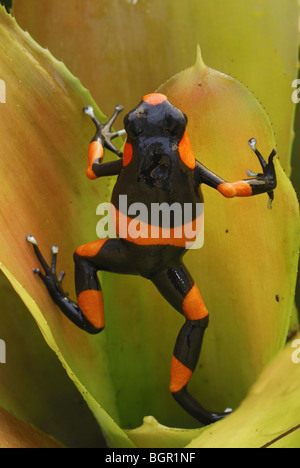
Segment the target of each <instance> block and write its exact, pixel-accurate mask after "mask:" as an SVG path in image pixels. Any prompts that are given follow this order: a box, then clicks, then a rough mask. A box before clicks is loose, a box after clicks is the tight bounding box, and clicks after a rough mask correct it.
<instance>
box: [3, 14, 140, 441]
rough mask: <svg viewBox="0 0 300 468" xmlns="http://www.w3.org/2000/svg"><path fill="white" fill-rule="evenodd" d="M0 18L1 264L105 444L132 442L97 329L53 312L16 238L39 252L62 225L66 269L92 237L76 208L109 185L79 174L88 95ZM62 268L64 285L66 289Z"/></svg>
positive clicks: (89, 223)
mask: <svg viewBox="0 0 300 468" xmlns="http://www.w3.org/2000/svg"><path fill="white" fill-rule="evenodd" d="M0 26H1V29H0V36H1V40H0V57H1V63H2V69H1V70H2V79H3V80H4V81H5V83H6V87H7V95H6V100H7V102H6V104H2V105H1V108H0V111H1V128H0V135H1V140H2V150H3V154H4V155H5V157H3V158H2V159H1V161H0V167H1V171H0V172H1V198H2V199H9V200H10V203H9V204H7V205H6V206H5V207H4V208H3V209H2V210H1V215H0V226H1V227H0V239H1V242H0V244H1V245H0V258H1V261H2V265H1V269H2V271H3V272H4V273H5V275H6V276H7V278H8V279H9V280H10V282H11V284H12V285H13V287H14V288H15V290H17V292H18V294H19V295H20V297H21V298H22V299H23V301H24V302H25V304H26V305H27V306H28V308H29V310H30V311H31V313H32V315H33V316H34V318H35V319H36V321H37V323H38V326H39V327H40V329H41V331H42V333H43V335H44V337H45V339H46V341H47V343H48V344H49V346H50V347H51V349H52V350H54V351H55V352H56V354H57V356H58V357H59V358H60V360H61V362H62V364H63V365H64V367H65V368H66V370H67V372H68V374H69V376H70V377H71V378H72V380H73V381H74V383H75V384H76V385H77V387H78V389H79V390H80V392H81V393H82V394H83V396H84V398H85V399H86V401H87V403H88V405H89V406H90V408H91V409H92V410H93V412H94V414H95V416H96V418H97V420H98V422H99V423H100V425H101V427H102V429H103V432H104V434H105V436H106V438H107V439H108V440H109V441H110V443H112V444H115V443H117V444H118V445H122V446H128V445H129V446H132V443H131V442H130V441H129V439H128V438H127V436H126V435H125V434H124V433H123V432H122V431H121V429H120V428H119V426H118V425H117V424H116V422H114V421H113V419H112V418H113V417H115V418H116V419H118V409H117V406H116V397H115V392H114V389H113V386H112V384H111V374H110V369H109V367H108V366H107V364H108V359H107V347H106V346H107V345H106V340H105V335H103V337H102V340H95V339H92V338H91V337H90V336H88V335H86V334H85V333H84V332H82V331H80V330H78V329H77V328H76V327H75V326H73V325H72V324H71V323H70V322H69V321H68V320H67V319H66V318H65V317H64V316H62V314H60V313H59V311H58V310H57V308H56V307H55V305H54V304H52V302H51V300H50V299H49V298H48V294H47V292H46V290H45V288H44V287H43V285H42V284H41V283H40V282H39V281H37V278H36V277H35V276H34V275H33V274H32V267H34V266H36V263H35V262H36V260H35V258H34V256H33V253H32V249H30V248H29V247H30V246H29V245H28V244H27V243H26V240H25V238H26V235H27V234H28V233H29V232H32V233H33V234H35V235H36V237H37V239H39V240H40V241H41V247H42V249H43V250H45V251H46V252H47V251H48V249H49V250H50V246H51V245H52V244H56V243H57V240H60V239H61V232H62V229H63V231H64V232H65V233H68V235H65V236H64V239H65V240H64V242H61V243H60V247H61V259H62V264H64V267H66V270H67V271H69V272H71V271H72V266H71V265H72V252H73V251H74V250H75V248H76V247H75V246H76V245H77V246H78V245H80V243H84V242H83V238H85V241H88V239H89V236H90V238H91V237H92V236H93V237H94V236H95V234H94V233H95V225H94V222H93V219H90V218H89V216H87V215H86V214H85V206H89V205H90V204H92V206H94V209H96V206H97V205H98V203H99V202H100V201H103V200H104V199H106V198H107V195H108V193H109V189H110V183H109V182H105V183H103V184H102V186H101V187H100V188H99V190H98V192H97V191H96V190H95V188H94V186H93V184H89V185H88V184H86V183H85V179H83V177H81V174H82V173H83V174H84V173H85V166H86V155H85V149H87V146H88V142H89V140H90V139H91V136H92V135H91V133H93V132H94V129H93V127H91V123H90V122H88V121H87V119H85V118H84V115H83V113H82V108H83V106H84V105H85V104H91V105H94V106H95V103H94V102H93V101H92V99H91V98H90V96H89V94H88V92H87V91H86V90H85V89H84V88H83V87H82V86H81V85H80V83H79V82H78V80H77V79H75V78H74V77H73V76H72V75H71V74H70V73H69V72H68V71H67V69H66V68H65V67H64V65H63V64H62V63H60V62H58V61H56V60H55V59H53V57H52V56H51V55H50V53H49V52H47V51H45V50H43V49H42V48H41V47H39V46H38V45H37V44H36V43H35V42H34V41H33V40H32V39H31V38H30V36H29V34H27V33H24V32H23V31H22V30H21V29H20V28H19V27H18V26H17V24H16V22H15V20H14V19H13V18H12V17H11V16H9V15H7V14H6V13H5V12H4V9H3V8H1V10H0ZM95 107H96V106H95ZM98 113H99V111H98ZM101 118H103V116H101ZM83 168H84V169H83ZM80 171H81V172H80ZM86 180H87V179H86ZM93 212H94V210H93ZM83 233H84V234H83ZM70 276H71V275H70V274H69V278H67V280H66V287H67V288H68V290H69V291H70V292H71V291H72V292H73V289H74V288H73V280H72V278H71V277H70ZM73 294H74V293H73ZM33 298H34V299H33ZM41 310H42V311H43V313H42V312H41ZM78 356H80V359H79V358H78ZM95 376H97V380H96V378H95ZM103 381H105V385H104V384H103ZM95 398H96V399H97V401H101V404H103V408H105V409H108V410H109V413H110V416H109V415H108V414H106V412H105V409H103V408H101V407H100V406H99V404H98V403H96V400H95Z"/></svg>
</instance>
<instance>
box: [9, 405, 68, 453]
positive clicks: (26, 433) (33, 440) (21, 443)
mask: <svg viewBox="0 0 300 468" xmlns="http://www.w3.org/2000/svg"><path fill="white" fill-rule="evenodd" d="M0 448H10V449H11V448H23V449H24V448H56V449H57V448H63V446H62V445H61V444H59V443H58V442H56V441H55V440H54V439H52V438H50V437H48V436H47V435H45V434H43V433H42V432H40V431H39V430H38V429H36V428H35V427H33V426H30V425H29V424H26V423H24V422H23V421H20V420H19V419H17V418H15V417H14V416H13V415H12V414H10V413H8V412H7V411H5V410H4V409H2V408H0Z"/></svg>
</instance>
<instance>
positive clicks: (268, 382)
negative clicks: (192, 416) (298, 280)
mask: <svg viewBox="0 0 300 468" xmlns="http://www.w3.org/2000/svg"><path fill="white" fill-rule="evenodd" d="M297 339H298V340H299V335H298V336H297V337H295V340H297ZM292 343H293V342H290V343H289V344H288V345H287V346H286V347H285V349H284V350H283V351H281V352H280V353H279V354H278V356H276V358H274V360H273V361H272V362H271V363H270V364H269V365H268V366H267V367H266V369H265V370H264V371H263V373H262V375H261V376H260V378H259V379H258V381H257V382H256V383H255V385H253V387H252V388H251V389H250V392H249V395H248V396H247V398H246V399H245V400H244V401H243V403H242V404H241V406H240V407H239V408H238V410H237V411H235V412H234V413H233V414H232V415H230V416H228V418H226V419H225V420H223V421H220V422H218V423H216V424H214V425H213V426H209V427H208V428H207V429H206V430H205V432H203V433H202V434H201V435H200V436H199V437H197V438H195V439H194V440H193V441H192V442H191V443H190V444H188V446H187V447H188V448H196V447H197V448H260V447H264V446H268V447H271V448H299V447H300V427H299V420H300V407H299V399H300V387H299V381H300V364H299V363H298V364H296V363H295V362H293V353H294V352H295V351H296V352H297V350H296V349H295V348H293V347H292V346H291V345H292ZM298 355H299V353H298ZM295 357H296V356H295ZM294 360H295V361H296V359H295V358H294Z"/></svg>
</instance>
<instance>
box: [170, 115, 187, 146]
mask: <svg viewBox="0 0 300 468" xmlns="http://www.w3.org/2000/svg"><path fill="white" fill-rule="evenodd" d="M176 110H177V109H176ZM165 122H166V131H167V132H168V133H170V134H171V135H172V136H174V137H178V138H179V139H181V137H182V135H183V134H184V131H185V128H186V125H187V117H186V115H185V114H184V113H183V112H181V111H178V112H176V114H173V113H167V114H166V116H165Z"/></svg>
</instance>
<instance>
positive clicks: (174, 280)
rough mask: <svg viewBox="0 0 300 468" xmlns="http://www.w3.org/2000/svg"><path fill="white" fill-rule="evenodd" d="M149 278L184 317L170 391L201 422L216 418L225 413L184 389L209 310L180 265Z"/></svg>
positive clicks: (190, 374) (177, 342) (172, 369)
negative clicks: (208, 408) (200, 400)
mask: <svg viewBox="0 0 300 468" xmlns="http://www.w3.org/2000/svg"><path fill="white" fill-rule="evenodd" d="M152 281H153V283H154V284H155V286H156V287H157V289H158V290H159V291H160V293H161V294H162V295H163V296H164V298H165V299H167V301H168V302H169V303H170V304H171V305H172V306H173V307H174V308H175V309H176V310H177V311H178V312H180V313H181V314H183V315H184V316H185V319H186V321H185V324H184V325H183V327H182V328H181V330H180V332H179V334H178V337H177V340H176V344H175V348H174V352H173V356H172V361H171V381H170V391H171V393H172V395H173V397H174V398H175V400H176V401H177V402H178V403H179V404H180V405H181V406H182V407H183V408H184V409H185V410H186V411H187V412H188V413H189V414H190V415H191V416H193V417H194V418H196V419H197V420H198V421H200V422H201V423H202V424H210V423H213V422H215V421H218V420H219V419H222V418H224V417H225V416H226V415H227V414H228V413H216V412H212V411H208V410H206V409H205V408H203V407H202V406H201V405H200V403H198V401H197V400H195V399H194V398H193V397H192V396H191V395H190V394H189V392H188V391H187V384H188V382H189V380H190V378H191V377H192V374H193V372H194V370H195V368H196V366H197V363H198V360H199V356H200V351H201V347H202V342H203V338H204V332H205V329H206V328H207V326H208V311H207V309H206V307H205V304H204V302H203V300H202V298H201V295H200V293H199V290H198V288H197V286H196V284H195V283H194V281H193V279H192V278H191V276H190V274H189V272H188V271H187V269H186V268H185V266H184V265H183V264H178V265H173V266H169V267H168V268H166V269H165V270H163V271H162V272H160V273H159V274H157V275H156V276H155V277H153V278H152Z"/></svg>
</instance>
